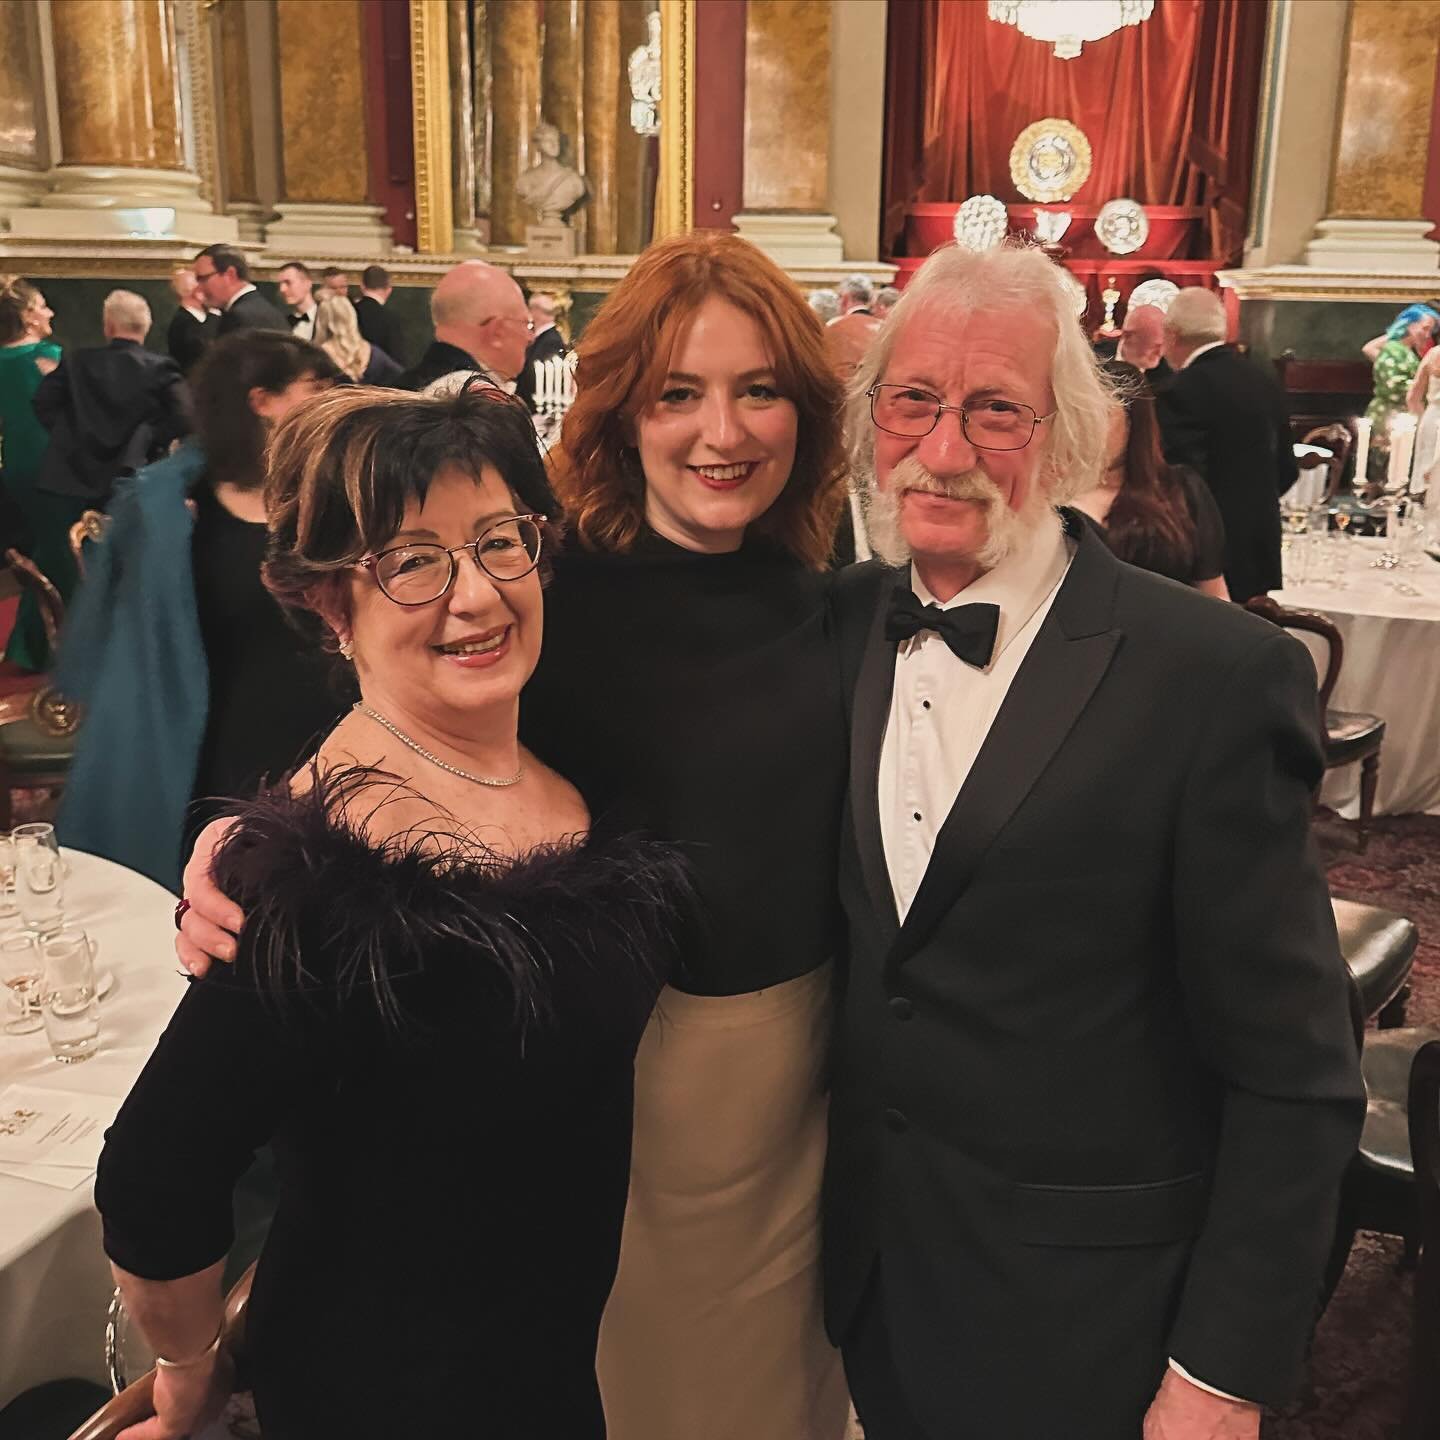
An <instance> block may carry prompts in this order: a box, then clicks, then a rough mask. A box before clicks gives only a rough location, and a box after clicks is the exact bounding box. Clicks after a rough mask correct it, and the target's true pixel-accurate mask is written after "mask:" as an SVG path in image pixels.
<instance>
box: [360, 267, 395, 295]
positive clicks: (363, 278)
mask: <svg viewBox="0 0 1440 1440" xmlns="http://www.w3.org/2000/svg"><path fill="white" fill-rule="evenodd" d="M360 285H361V288H362V289H365V290H387V289H389V287H390V272H389V271H388V270H387V269H386V268H385V267H384V266H383V265H367V266H366V267H365V268H364V270H362V271H361V272H360Z"/></svg>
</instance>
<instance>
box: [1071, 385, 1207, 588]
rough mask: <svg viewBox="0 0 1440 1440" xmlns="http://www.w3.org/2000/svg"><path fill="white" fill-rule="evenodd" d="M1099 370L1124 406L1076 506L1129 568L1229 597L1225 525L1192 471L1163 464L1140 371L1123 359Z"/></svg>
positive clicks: (1113, 417) (1112, 421)
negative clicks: (1101, 465) (1100, 465)
mask: <svg viewBox="0 0 1440 1440" xmlns="http://www.w3.org/2000/svg"><path fill="white" fill-rule="evenodd" d="M1103 368H1104V370H1105V372H1106V373H1107V374H1108V375H1109V376H1110V377H1111V379H1112V380H1113V381H1114V382H1115V390H1116V396H1117V398H1118V399H1119V400H1120V401H1121V404H1120V406H1117V408H1116V409H1115V410H1114V411H1113V412H1112V414H1111V416H1110V430H1109V433H1108V435H1107V436H1106V441H1105V469H1104V471H1103V472H1102V473H1101V475H1100V479H1099V482H1098V484H1096V485H1095V486H1093V487H1092V488H1091V489H1089V490H1085V491H1082V492H1081V493H1080V494H1079V495H1078V496H1077V497H1076V498H1075V501H1074V505H1075V508H1076V509H1077V510H1081V511H1083V512H1084V513H1085V514H1086V515H1088V516H1089V517H1090V518H1091V519H1092V520H1094V521H1095V522H1096V523H1097V524H1098V525H1099V526H1100V528H1101V530H1102V531H1103V532H1104V535H1105V543H1106V544H1107V545H1109V547H1110V549H1111V551H1112V553H1114V554H1115V555H1117V556H1119V558H1120V559H1121V560H1124V561H1125V562H1126V563H1127V564H1130V565H1138V566H1139V567H1140V568H1141V569H1142V570H1153V571H1154V572H1155V574H1157V575H1164V576H1166V577H1167V578H1168V579H1171V580H1178V581H1179V582H1180V583H1181V584H1182V585H1193V586H1194V587H1195V588H1196V589H1197V590H1200V591H1203V592H1204V593H1205V594H1206V595H1214V596H1216V597H1217V598H1219V599H1221V600H1228V599H1229V598H1230V593H1229V591H1228V590H1226V588H1225V576H1224V574H1223V573H1222V572H1223V570H1224V561H1225V523H1224V521H1223V520H1221V518H1220V511H1219V509H1218V508H1217V506H1216V504H1215V498H1214V496H1212V495H1211V494H1210V490H1209V487H1208V486H1207V485H1206V484H1205V482H1204V481H1203V480H1202V479H1201V478H1200V477H1199V476H1198V475H1197V474H1196V473H1195V472H1194V471H1193V470H1191V469H1189V468H1188V467H1187V466H1184V465H1167V464H1166V463H1165V456H1164V453H1163V451H1162V450H1161V448H1160V422H1159V420H1158V419H1157V417H1156V414H1155V397H1154V396H1153V395H1152V394H1151V393H1150V391H1149V389H1148V388H1147V387H1146V384H1145V380H1144V377H1143V376H1142V375H1141V373H1140V371H1139V370H1138V369H1137V368H1136V367H1135V366H1134V365H1130V364H1127V363H1126V362H1125V361H1123V360H1112V361H1110V362H1108V363H1107V364H1106V365H1105V366H1104V367H1103Z"/></svg>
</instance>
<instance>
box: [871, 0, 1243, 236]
mask: <svg viewBox="0 0 1440 1440" xmlns="http://www.w3.org/2000/svg"><path fill="white" fill-rule="evenodd" d="M1265 18H1266V5H1265V0H1204V3H1202V0H1156V5H1155V12H1154V14H1153V15H1152V16H1151V17H1150V19H1149V20H1146V21H1145V22H1144V23H1143V24H1140V25H1136V26H1128V27H1126V28H1125V29H1123V30H1121V31H1118V32H1117V33H1115V34H1114V35H1109V36H1107V37H1106V38H1105V39H1104V40H1097V41H1095V42H1093V43H1087V44H1086V45H1085V48H1084V50H1083V51H1082V52H1081V53H1080V55H1079V56H1077V57H1076V58H1075V59H1073V60H1059V59H1056V57H1055V54H1054V51H1053V49H1052V48H1051V47H1050V46H1049V45H1046V44H1044V43H1043V42H1042V41H1039V40H1031V39H1029V38H1028V37H1026V36H1024V35H1022V34H1021V33H1020V32H1019V30H1017V29H1016V28H1015V27H1014V26H1012V25H1002V24H1000V23H998V22H996V21H993V20H991V19H989V17H988V15H987V7H986V4H985V0H892V3H891V7H890V22H889V49H888V57H887V71H888V73H887V131H886V152H885V161H886V165H885V202H886V204H885V239H886V240H887V241H888V242H891V243H892V245H893V243H894V242H896V241H897V240H898V238H899V235H900V231H901V230H902V229H903V225H904V214H905V209H906V207H907V206H909V205H911V204H913V203H915V202H916V201H925V200H963V199H964V198H965V197H966V196H967V195H979V194H990V195H995V196H998V197H999V198H1000V199H1001V200H1005V201H1008V202H1016V201H1021V200H1023V198H1024V197H1023V196H1021V195H1020V193H1019V192H1018V191H1017V190H1016V189H1015V187H1014V185H1013V183H1012V182H1011V179H1010V147H1011V146H1012V145H1013V144H1014V143H1015V138H1016V136H1018V135H1019V133H1020V132H1021V131H1022V130H1023V129H1024V128H1025V127H1026V126H1027V125H1029V124H1031V123H1032V122H1033V121H1035V120H1040V119H1043V118H1044V117H1046V116H1050V115H1053V116H1059V117H1061V118H1063V119H1067V120H1070V121H1072V122H1073V123H1074V124H1076V125H1078V126H1079V127H1080V129H1081V130H1082V131H1084V133H1085V135H1086V138H1087V139H1088V140H1089V141H1090V146H1091V151H1092V156H1093V162H1094V164H1093V168H1092V170H1091V173H1090V178H1089V180H1088V181H1087V182H1086V184H1085V187H1084V189H1083V190H1081V191H1080V193H1079V195H1078V196H1077V197H1076V198H1077V200H1078V201H1080V202H1082V203H1085V204H1096V205H1098V204H1102V203H1104V201H1106V200H1110V199H1113V198H1114V197H1115V196H1117V195H1128V196H1130V197H1131V198H1132V199H1134V200H1138V201H1139V202H1140V203H1141V204H1142V205H1143V204H1150V205H1204V206H1207V207H1208V208H1209V209H1210V210H1211V225H1210V232H1211V244H1212V247H1213V249H1212V254H1213V256H1214V258H1216V259H1224V260H1230V259H1233V258H1237V256H1238V250H1239V246H1240V244H1241V243H1242V242H1243V239H1244V226H1245V210H1246V205H1247V204H1248V201H1249V185H1250V170H1251V164H1252V160H1253V155H1254V142H1255V126H1256V110H1257V107H1258V97H1259V83H1260V68H1261V64H1262V59H1263V52H1264V46H1265ZM892 253H893V252H892Z"/></svg>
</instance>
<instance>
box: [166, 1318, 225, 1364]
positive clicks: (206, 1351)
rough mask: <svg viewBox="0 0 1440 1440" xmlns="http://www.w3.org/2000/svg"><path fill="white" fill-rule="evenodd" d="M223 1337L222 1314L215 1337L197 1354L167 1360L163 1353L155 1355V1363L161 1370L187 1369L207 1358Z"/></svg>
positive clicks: (223, 1322) (217, 1347) (214, 1350)
mask: <svg viewBox="0 0 1440 1440" xmlns="http://www.w3.org/2000/svg"><path fill="white" fill-rule="evenodd" d="M224 1338H225V1320H224V1317H223V1316H222V1317H221V1320H220V1328H219V1329H218V1330H216V1332H215V1338H214V1339H213V1340H212V1341H211V1342H210V1343H209V1344H208V1345H207V1346H206V1347H205V1348H204V1349H203V1350H202V1351H201V1352H200V1353H199V1354H198V1355H195V1356H193V1357H192V1358H191V1359H189V1360H167V1359H166V1358H165V1357H164V1356H163V1355H157V1356H156V1357H155V1364H156V1365H157V1366H159V1368H160V1369H162V1370H188V1369H189V1368H190V1367H191V1366H192V1365H198V1364H199V1363H200V1362H201V1361H202V1360H208V1359H209V1358H210V1357H211V1356H212V1355H213V1354H214V1353H215V1352H216V1351H217V1350H218V1349H219V1348H220V1342H221V1341H222V1340H223V1339H224Z"/></svg>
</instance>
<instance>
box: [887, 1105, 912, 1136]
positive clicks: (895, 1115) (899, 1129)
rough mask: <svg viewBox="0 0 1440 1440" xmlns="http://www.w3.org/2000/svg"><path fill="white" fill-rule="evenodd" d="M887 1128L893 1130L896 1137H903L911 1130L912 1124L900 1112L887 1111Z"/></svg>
mask: <svg viewBox="0 0 1440 1440" xmlns="http://www.w3.org/2000/svg"><path fill="white" fill-rule="evenodd" d="M885 1128H886V1129H887V1130H892V1131H894V1133H895V1134H896V1135H903V1134H904V1133H905V1132H906V1131H907V1130H908V1129H909V1128H910V1122H909V1121H908V1120H907V1119H906V1118H905V1116H904V1115H902V1114H901V1113H900V1111H898V1110H887V1111H886V1112H885Z"/></svg>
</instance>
